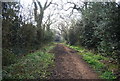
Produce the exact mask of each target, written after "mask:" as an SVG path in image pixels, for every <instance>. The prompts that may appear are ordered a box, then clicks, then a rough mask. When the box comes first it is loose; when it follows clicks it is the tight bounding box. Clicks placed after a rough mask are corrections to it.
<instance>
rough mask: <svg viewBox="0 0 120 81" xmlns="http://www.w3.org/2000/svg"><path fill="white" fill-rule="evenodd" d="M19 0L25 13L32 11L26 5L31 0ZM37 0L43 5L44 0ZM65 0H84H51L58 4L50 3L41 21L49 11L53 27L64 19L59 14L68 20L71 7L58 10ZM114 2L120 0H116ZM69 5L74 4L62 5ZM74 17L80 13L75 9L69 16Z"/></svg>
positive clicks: (29, 3)
mask: <svg viewBox="0 0 120 81" xmlns="http://www.w3.org/2000/svg"><path fill="white" fill-rule="evenodd" d="M20 1H21V3H22V4H23V10H24V11H25V14H26V15H29V13H28V12H29V11H33V10H32V7H31V6H29V7H28V5H31V4H32V0H20ZM39 1H40V2H41V4H42V5H44V3H45V1H46V0H39ZM48 1H51V0H48ZM67 1H69V2H74V3H76V4H77V5H81V1H84V0H53V3H57V4H58V5H59V6H56V5H50V7H49V8H47V9H46V10H45V14H44V20H43V21H45V20H46V18H47V16H48V15H49V14H50V13H53V14H54V16H52V20H53V21H56V22H55V23H54V24H53V25H52V28H53V27H54V28H55V27H56V26H57V23H59V22H64V19H62V18H60V15H61V17H63V18H65V20H66V21H68V22H69V21H70V18H69V17H68V16H69V15H70V12H71V9H69V10H68V11H65V10H63V9H62V10H60V9H61V8H62V6H61V5H63V4H65V3H66V2H67ZM116 2H120V0H116ZM70 6H74V5H72V4H67V5H64V9H68V8H69V7H70ZM28 10H29V11H28ZM25 17H27V16H25ZM76 17H79V18H80V13H78V12H77V11H75V10H74V13H73V15H72V16H71V18H76Z"/></svg>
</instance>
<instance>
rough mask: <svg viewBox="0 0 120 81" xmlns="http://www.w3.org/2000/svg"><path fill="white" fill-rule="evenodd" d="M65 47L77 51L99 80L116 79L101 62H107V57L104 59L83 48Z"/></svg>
mask: <svg viewBox="0 0 120 81" xmlns="http://www.w3.org/2000/svg"><path fill="white" fill-rule="evenodd" d="M67 46H68V47H70V48H72V49H74V50H77V51H78V52H79V54H80V55H82V57H83V59H84V60H85V61H86V62H87V63H89V64H90V65H91V67H92V68H94V69H95V70H96V72H97V73H98V74H99V75H100V76H99V77H100V78H101V79H116V76H115V75H114V73H113V72H112V71H110V70H109V68H107V67H108V66H107V65H106V64H104V63H102V62H101V61H102V60H109V59H108V58H107V57H104V56H102V55H100V54H94V53H92V52H90V51H89V50H87V49H85V48H83V47H78V46H70V45H67Z"/></svg>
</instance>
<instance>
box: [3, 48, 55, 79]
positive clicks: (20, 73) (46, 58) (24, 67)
mask: <svg viewBox="0 0 120 81" xmlns="http://www.w3.org/2000/svg"><path fill="white" fill-rule="evenodd" d="M52 48H53V46H49V47H45V48H43V49H44V50H43V49H42V50H38V51H36V52H34V53H30V54H27V55H26V56H24V57H23V58H22V59H20V60H19V61H18V62H17V63H15V64H12V65H10V66H9V67H6V68H4V70H3V78H6V79H35V78H41V79H46V78H48V77H49V75H50V73H51V72H50V70H49V69H50V68H51V67H53V66H54V61H53V59H54V55H53V54H50V53H48V51H49V50H50V49H52Z"/></svg>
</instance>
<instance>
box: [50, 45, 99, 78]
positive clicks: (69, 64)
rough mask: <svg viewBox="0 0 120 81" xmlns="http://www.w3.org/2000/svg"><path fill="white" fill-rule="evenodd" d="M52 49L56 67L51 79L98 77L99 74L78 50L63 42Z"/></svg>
mask: <svg viewBox="0 0 120 81" xmlns="http://www.w3.org/2000/svg"><path fill="white" fill-rule="evenodd" d="M51 51H52V52H53V53H54V54H55V67H54V70H53V73H52V75H51V79H98V75H97V74H96V73H95V72H94V70H92V68H90V66H89V65H88V64H87V63H86V62H85V61H84V60H83V59H82V57H81V56H80V55H78V54H77V51H75V50H72V49H70V48H68V47H66V46H64V45H62V44H57V45H56V46H55V48H54V49H53V50H51Z"/></svg>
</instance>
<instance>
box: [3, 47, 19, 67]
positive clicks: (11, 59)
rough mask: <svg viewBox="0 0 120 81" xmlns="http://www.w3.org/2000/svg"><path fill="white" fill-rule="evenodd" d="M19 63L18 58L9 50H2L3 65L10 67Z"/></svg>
mask: <svg viewBox="0 0 120 81" xmlns="http://www.w3.org/2000/svg"><path fill="white" fill-rule="evenodd" d="M16 61H17V56H16V55H15V54H13V53H12V52H11V51H10V50H9V49H3V50H2V64H3V66H8V65H11V64H13V63H15V62H16Z"/></svg>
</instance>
